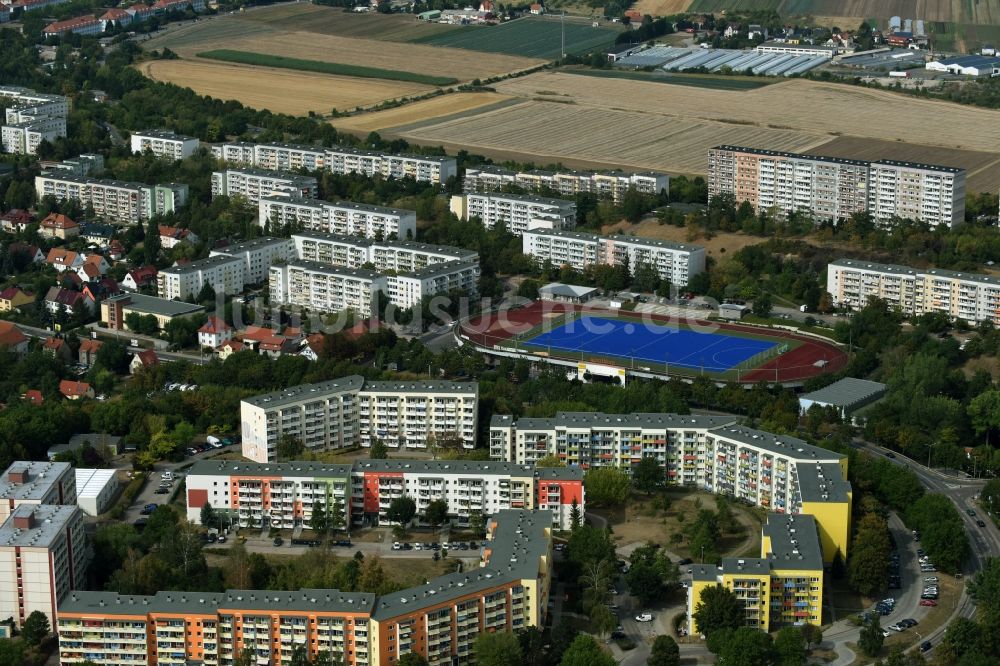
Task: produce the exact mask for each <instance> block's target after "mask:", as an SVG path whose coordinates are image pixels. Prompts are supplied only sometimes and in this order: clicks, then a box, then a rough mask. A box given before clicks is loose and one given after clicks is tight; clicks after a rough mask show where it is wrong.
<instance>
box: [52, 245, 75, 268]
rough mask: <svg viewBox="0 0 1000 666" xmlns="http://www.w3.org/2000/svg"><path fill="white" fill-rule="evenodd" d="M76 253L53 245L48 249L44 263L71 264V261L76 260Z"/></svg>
mask: <svg viewBox="0 0 1000 666" xmlns="http://www.w3.org/2000/svg"><path fill="white" fill-rule="evenodd" d="M77 256H79V255H77V253H76V252H73V251H72V250H67V249H64V248H61V247H54V248H52V249H51V250H49V254H48V256H47V257H45V263H48V264H61V265H63V266H72V265H73V262H75V261H76V258H77Z"/></svg>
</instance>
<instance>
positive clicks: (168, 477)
mask: <svg viewBox="0 0 1000 666" xmlns="http://www.w3.org/2000/svg"><path fill="white" fill-rule="evenodd" d="M160 477H162V478H163V479H165V480H167V481H173V480H174V473H173V472H171V471H170V470H169V469H168V470H167V471H166V472H164V473H163V474H160Z"/></svg>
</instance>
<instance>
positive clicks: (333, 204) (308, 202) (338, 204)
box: [260, 195, 416, 234]
mask: <svg viewBox="0 0 1000 666" xmlns="http://www.w3.org/2000/svg"><path fill="white" fill-rule="evenodd" d="M260 200H261V201H275V202H279V203H285V204H292V205H294V206H308V207H313V208H339V209H343V210H356V211H362V212H365V213H375V214H378V215H397V216H400V215H416V213H415V212H414V211H412V210H403V209H400V208H386V207H385V206H375V205H372V204H365V203H355V202H353V201H322V200H320V199H304V198H302V197H286V196H282V195H270V196H264V197H261V198H260ZM300 233H301V232H296V234H300Z"/></svg>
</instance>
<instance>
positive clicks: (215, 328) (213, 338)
mask: <svg viewBox="0 0 1000 666" xmlns="http://www.w3.org/2000/svg"><path fill="white" fill-rule="evenodd" d="M232 337H233V327H232V326H230V325H229V324H227V323H226V322H225V320H223V319H222V318H221V317H214V316H213V317H209V318H208V319H207V320H206V321H205V323H204V325H202V327H201V328H199V329H198V344H199V345H200V346H202V347H211V348H212V349H215V348H216V347H218V346H219V345H221V344H222V343H223V342H225V341H227V340H231V339H232Z"/></svg>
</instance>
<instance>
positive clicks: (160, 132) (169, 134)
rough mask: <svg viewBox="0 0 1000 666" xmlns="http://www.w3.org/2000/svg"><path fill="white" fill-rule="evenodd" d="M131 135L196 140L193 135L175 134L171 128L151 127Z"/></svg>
mask: <svg viewBox="0 0 1000 666" xmlns="http://www.w3.org/2000/svg"><path fill="white" fill-rule="evenodd" d="M132 136H144V137H150V138H153V139H172V140H174V141H197V139H196V138H194V137H193V136H184V135H183V134H175V133H174V131H173V130H168V129H151V130H144V131H138V132H133V133H132Z"/></svg>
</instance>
